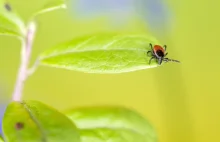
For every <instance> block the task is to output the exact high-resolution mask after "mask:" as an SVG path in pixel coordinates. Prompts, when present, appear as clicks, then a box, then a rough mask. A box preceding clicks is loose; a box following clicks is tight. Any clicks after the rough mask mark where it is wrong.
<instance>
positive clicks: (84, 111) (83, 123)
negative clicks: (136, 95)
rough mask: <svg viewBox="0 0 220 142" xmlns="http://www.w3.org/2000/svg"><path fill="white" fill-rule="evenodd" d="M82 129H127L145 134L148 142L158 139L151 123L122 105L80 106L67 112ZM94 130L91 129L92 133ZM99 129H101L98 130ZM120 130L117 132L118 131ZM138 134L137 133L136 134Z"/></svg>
mask: <svg viewBox="0 0 220 142" xmlns="http://www.w3.org/2000/svg"><path fill="white" fill-rule="evenodd" d="M65 114H66V115H67V116H68V117H69V118H70V119H71V120H72V121H73V122H74V123H75V124H76V125H77V127H78V128H80V129H92V130H93V129H94V131H96V129H97V128H108V129H112V130H118V131H120V130H121V129H126V130H130V131H133V132H135V133H137V134H139V135H142V136H144V138H145V139H147V140H148V141H147V142H155V141H156V140H157V136H156V132H155V130H154V128H153V127H152V126H151V124H150V123H149V122H148V121H147V120H146V119H145V118H143V117H142V116H141V115H140V114H138V113H137V112H135V111H132V110H129V109H126V108H121V107H91V108H79V109H75V110H71V111H68V112H66V113H65ZM92 130H89V132H90V133H92ZM98 131H99V130H98ZM118 131H117V132H116V133H118ZM134 135H136V134H134Z"/></svg>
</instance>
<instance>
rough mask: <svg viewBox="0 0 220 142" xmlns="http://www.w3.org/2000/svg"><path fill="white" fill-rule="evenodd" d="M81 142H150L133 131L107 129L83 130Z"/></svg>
mask: <svg viewBox="0 0 220 142" xmlns="http://www.w3.org/2000/svg"><path fill="white" fill-rule="evenodd" d="M81 140H82V142H107V141H111V142H150V141H148V140H147V139H145V137H143V136H142V135H140V134H138V133H136V132H134V131H131V130H127V129H108V128H95V129H83V130H81Z"/></svg>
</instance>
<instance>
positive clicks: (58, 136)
mask: <svg viewBox="0 0 220 142" xmlns="http://www.w3.org/2000/svg"><path fill="white" fill-rule="evenodd" d="M3 134H4V136H5V139H6V141H9V142H80V136H79V132H78V130H77V128H76V127H75V125H74V124H73V123H72V122H71V121H70V120H69V119H68V118H67V117H66V116H65V115H63V114H62V113H60V112H58V111H57V110H55V109H53V108H51V107H49V106H47V105H45V104H43V103H40V102H37V101H27V102H12V103H10V104H9V105H8V107H7V109H6V112H5V115H4V118H3Z"/></svg>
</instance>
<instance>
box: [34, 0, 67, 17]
mask: <svg viewBox="0 0 220 142" xmlns="http://www.w3.org/2000/svg"><path fill="white" fill-rule="evenodd" d="M63 8H66V4H65V0H53V1H52V2H51V3H48V4H46V5H45V6H44V7H42V8H40V9H39V10H37V11H36V12H35V13H34V14H33V16H32V17H33V18H34V17H36V16H38V15H41V14H44V13H47V12H51V11H54V10H58V9H63Z"/></svg>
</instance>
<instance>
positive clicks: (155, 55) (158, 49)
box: [147, 43, 180, 65]
mask: <svg viewBox="0 0 220 142" xmlns="http://www.w3.org/2000/svg"><path fill="white" fill-rule="evenodd" d="M150 47H151V51H148V52H147V55H149V54H150V56H151V58H150V61H149V64H151V60H152V59H156V61H157V62H158V64H159V65H161V64H162V62H163V61H165V62H170V61H171V62H178V63H180V61H177V60H173V59H169V58H165V57H166V56H167V54H168V53H167V52H166V48H167V46H166V45H164V46H163V47H162V46H160V45H154V46H153V45H152V44H151V43H150Z"/></svg>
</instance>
